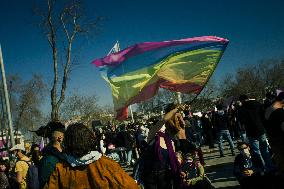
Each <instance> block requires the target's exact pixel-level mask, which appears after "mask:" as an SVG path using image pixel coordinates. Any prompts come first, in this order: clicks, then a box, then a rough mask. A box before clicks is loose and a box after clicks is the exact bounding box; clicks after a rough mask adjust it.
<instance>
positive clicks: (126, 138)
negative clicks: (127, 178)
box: [116, 124, 134, 165]
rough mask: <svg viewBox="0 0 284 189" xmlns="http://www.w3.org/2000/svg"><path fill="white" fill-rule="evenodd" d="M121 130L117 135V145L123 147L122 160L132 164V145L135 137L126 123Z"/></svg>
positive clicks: (120, 153)
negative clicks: (128, 129) (127, 128)
mask: <svg viewBox="0 0 284 189" xmlns="http://www.w3.org/2000/svg"><path fill="white" fill-rule="evenodd" d="M120 129H121V131H120V132H118V134H117V136H116V147H117V148H121V150H120V151H119V157H120V161H121V162H122V163H126V164H127V165H130V164H131V159H132V147H133V143H134V138H133V137H132V135H130V133H129V132H128V131H127V130H126V125H124V124H123V125H121V127H120Z"/></svg>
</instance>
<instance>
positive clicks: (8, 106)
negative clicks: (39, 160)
mask: <svg viewBox="0 0 284 189" xmlns="http://www.w3.org/2000/svg"><path fill="white" fill-rule="evenodd" d="M0 64H1V75H2V82H3V91H4V97H5V105H6V110H7V115H8V125H9V129H10V137H11V145H12V146H15V138H14V131H13V124H12V116H11V109H10V100H9V95H8V89H7V83H6V75H5V68H4V62H3V56H2V49H1V44H0Z"/></svg>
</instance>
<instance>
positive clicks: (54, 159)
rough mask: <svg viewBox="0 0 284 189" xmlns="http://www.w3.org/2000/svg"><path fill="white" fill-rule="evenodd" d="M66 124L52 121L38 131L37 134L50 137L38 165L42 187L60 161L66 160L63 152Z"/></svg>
mask: <svg viewBox="0 0 284 189" xmlns="http://www.w3.org/2000/svg"><path fill="white" fill-rule="evenodd" d="M64 132H65V126H64V125H63V124H62V123H61V122H58V121H51V122H49V123H48V124H47V125H46V126H44V127H41V128H39V130H37V131H36V133H37V135H39V136H42V137H48V139H49V141H50V143H49V144H48V145H47V146H46V147H45V148H44V149H43V151H42V155H43V157H42V158H41V160H40V162H39V166H38V175H39V186H40V188H42V187H43V186H44V185H45V183H46V182H47V181H48V179H49V176H50V175H51V173H52V172H53V171H54V170H55V166H56V164H57V163H58V162H59V161H64V160H65V158H66V155H65V154H64V153H63V152H62V151H63V148H62V143H63V139H64Z"/></svg>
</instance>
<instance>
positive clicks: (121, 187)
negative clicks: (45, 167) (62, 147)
mask: <svg viewBox="0 0 284 189" xmlns="http://www.w3.org/2000/svg"><path fill="white" fill-rule="evenodd" d="M94 152H95V156H93V155H92V154H94ZM98 154H99V156H98ZM67 161H68V163H67V162H60V163H58V164H57V165H56V169H55V171H54V172H53V173H52V175H51V176H50V179H49V182H48V183H47V184H46V185H45V187H44V188H45V189H47V188H50V189H67V188H68V189H89V188H98V189H99V188H101V189H109V188H111V189H136V188H138V185H137V184H136V182H135V180H134V179H133V178H132V177H130V176H129V175H128V174H127V173H126V172H125V171H124V170H123V169H122V168H121V167H120V166H119V164H118V163H116V162H115V161H113V160H111V159H109V158H107V157H105V156H102V155H101V154H100V153H98V152H96V151H92V152H90V153H89V154H87V155H85V156H83V157H81V158H79V159H76V158H74V157H71V158H70V157H68V158H67Z"/></svg>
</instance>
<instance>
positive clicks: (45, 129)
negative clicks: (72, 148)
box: [35, 121, 65, 138]
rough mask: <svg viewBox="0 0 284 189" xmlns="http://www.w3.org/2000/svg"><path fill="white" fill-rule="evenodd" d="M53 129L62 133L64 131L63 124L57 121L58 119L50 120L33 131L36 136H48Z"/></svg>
mask: <svg viewBox="0 0 284 189" xmlns="http://www.w3.org/2000/svg"><path fill="white" fill-rule="evenodd" d="M54 131H59V132H62V133H64V132H65V126H64V125H63V124H62V123H61V122H59V121H50V122H49V123H48V124H47V125H46V126H42V127H40V128H39V129H38V130H37V131H35V133H36V134H37V135H38V136H41V137H45V138H50V137H51V134H52V133H53V132H54Z"/></svg>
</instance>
